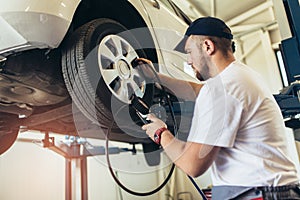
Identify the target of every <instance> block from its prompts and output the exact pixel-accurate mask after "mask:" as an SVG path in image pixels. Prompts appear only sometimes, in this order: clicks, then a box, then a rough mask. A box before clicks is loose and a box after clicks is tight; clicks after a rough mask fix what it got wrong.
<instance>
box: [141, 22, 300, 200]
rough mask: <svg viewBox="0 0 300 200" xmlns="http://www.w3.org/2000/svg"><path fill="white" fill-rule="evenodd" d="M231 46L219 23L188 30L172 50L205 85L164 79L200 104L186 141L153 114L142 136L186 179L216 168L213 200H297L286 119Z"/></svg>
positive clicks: (195, 24)
mask: <svg viewBox="0 0 300 200" xmlns="http://www.w3.org/2000/svg"><path fill="white" fill-rule="evenodd" d="M232 39H233V36H232V33H231V30H230V29H229V27H228V26H227V25H226V24H225V23H224V22H223V21H222V20H220V19H218V18H214V17H203V18H199V19H197V20H195V21H194V22H193V23H191V25H190V26H189V27H188V29H187V31H186V33H185V37H184V38H183V39H182V40H181V42H180V43H179V44H178V45H177V47H176V48H175V50H177V51H181V52H185V53H187V54H188V59H187V62H188V64H190V65H191V66H192V67H193V69H194V72H195V74H196V76H197V78H198V79H199V80H201V81H202V82H201V83H200V84H197V83H188V82H186V81H182V80H177V79H173V78H170V77H167V76H165V75H162V74H159V77H160V79H161V82H162V83H163V84H164V85H165V86H166V87H167V88H170V89H171V90H173V91H178V92H179V95H180V96H181V95H182V97H186V98H187V99H195V110H194V115H193V119H192V124H191V128H190V132H189V136H188V138H187V141H186V142H185V141H181V140H178V139H177V138H176V137H175V136H174V135H173V134H172V133H171V132H170V131H169V130H168V129H167V125H166V124H165V123H164V122H163V121H162V120H160V119H159V118H157V117H156V116H154V115H152V114H149V115H148V120H150V121H151V123H149V124H146V125H144V126H143V127H142V129H143V130H145V131H146V133H147V134H148V135H149V137H151V138H152V139H153V140H154V141H155V142H156V143H157V144H159V145H161V146H162V147H163V148H164V150H165V152H166V153H167V155H168V157H170V159H171V160H172V161H173V162H174V163H175V164H176V166H177V167H179V168H181V169H182V170H183V171H184V172H185V173H187V174H188V175H190V176H192V177H197V176H200V175H202V174H203V173H204V172H205V171H206V170H207V169H208V168H209V167H210V166H211V173H212V175H211V176H212V184H213V189H212V199H215V200H225V199H265V200H266V199H267V200H269V199H300V190H299V187H298V183H299V179H298V176H297V170H296V166H295V164H294V163H293V161H292V160H291V156H290V155H289V152H288V149H287V148H288V143H287V139H286V138H285V125H284V121H283V118H282V115H281V111H280V109H279V107H278V105H277V103H276V101H275V100H274V98H273V95H272V93H271V92H270V91H269V89H268V88H267V86H266V84H265V83H264V81H263V79H262V77H260V75H259V74H258V73H256V72H254V70H252V69H251V68H250V67H248V66H246V65H245V64H242V63H241V62H239V61H237V60H236V59H235V57H234V55H233V53H234V48H233V47H234V45H232V44H233V41H232ZM142 60H143V61H144V62H147V64H144V65H143V66H142V67H141V69H142V70H144V71H146V72H145V73H146V74H148V75H149V72H147V67H149V66H148V65H152V63H151V61H149V60H147V59H142ZM148 70H149V69H148ZM187 83H188V84H187ZM187 85H190V86H191V88H193V90H188V89H187V87H188V86H187ZM184 87H185V89H181V88H184ZM172 88H173V89H172ZM185 92H187V93H186V94H184V93H185ZM181 93H182V94H181ZM177 94H178V93H177Z"/></svg>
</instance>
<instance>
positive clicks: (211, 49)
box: [203, 39, 215, 55]
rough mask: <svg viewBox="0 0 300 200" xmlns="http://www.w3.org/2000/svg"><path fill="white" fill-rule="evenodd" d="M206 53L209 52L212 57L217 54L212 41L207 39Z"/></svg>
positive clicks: (205, 41)
mask: <svg viewBox="0 0 300 200" xmlns="http://www.w3.org/2000/svg"><path fill="white" fill-rule="evenodd" d="M203 44H204V45H203V47H204V51H206V52H207V54H208V55H212V54H213V53H214V52H215V44H214V43H213V41H211V40H210V39H206V40H204V42H203Z"/></svg>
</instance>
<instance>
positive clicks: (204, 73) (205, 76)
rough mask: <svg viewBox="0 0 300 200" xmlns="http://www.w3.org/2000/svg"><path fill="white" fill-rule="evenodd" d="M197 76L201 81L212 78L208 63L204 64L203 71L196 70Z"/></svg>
mask: <svg viewBox="0 0 300 200" xmlns="http://www.w3.org/2000/svg"><path fill="white" fill-rule="evenodd" d="M195 75H196V78H197V79H198V80H200V81H206V80H208V79H209V78H211V76H210V73H209V68H208V66H207V65H205V66H203V68H202V70H201V73H200V72H198V71H196V70H195Z"/></svg>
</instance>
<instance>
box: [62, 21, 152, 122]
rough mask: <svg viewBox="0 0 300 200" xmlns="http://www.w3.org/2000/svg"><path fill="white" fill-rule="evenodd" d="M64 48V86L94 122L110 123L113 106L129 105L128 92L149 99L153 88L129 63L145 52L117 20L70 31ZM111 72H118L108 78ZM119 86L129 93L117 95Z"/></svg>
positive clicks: (91, 23) (112, 118)
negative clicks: (147, 84)
mask: <svg viewBox="0 0 300 200" xmlns="http://www.w3.org/2000/svg"><path fill="white" fill-rule="evenodd" d="M117 43H118V44H117ZM65 49H66V50H65V51H64V52H63V56H62V71H63V76H64V80H65V83H66V87H67V89H68V91H69V93H70V95H71V97H72V100H73V101H74V103H75V104H76V106H77V107H78V108H79V109H80V111H81V112H83V114H84V115H85V116H86V117H88V118H89V119H90V120H92V121H93V122H96V123H100V124H102V125H110V124H112V122H113V121H114V117H113V115H112V108H114V110H118V108H122V106H124V105H125V106H126V105H128V104H130V95H131V93H138V94H137V95H139V96H140V97H141V98H143V99H144V100H145V101H146V102H148V103H149V102H151V100H152V94H153V88H152V87H147V86H146V82H145V81H144V80H142V76H139V73H138V72H137V70H136V69H135V68H134V66H133V63H132V61H133V60H134V59H135V57H146V55H145V53H144V51H143V50H142V49H141V48H140V46H139V43H138V42H137V41H136V40H135V37H134V36H133V35H132V34H131V33H130V32H129V31H128V30H127V29H126V27H124V26H123V25H121V24H120V23H118V22H116V21H114V20H111V19H104V18H102V19H96V20H93V21H91V22H88V23H87V24H85V25H83V26H81V27H80V28H78V29H77V30H76V31H75V32H74V33H73V34H72V36H71V37H70V38H69V39H68V41H67V43H66V48H65ZM132 50H133V51H132ZM108 54H109V56H108ZM110 72H113V73H117V74H113V73H111V74H112V77H110V75H109V73H110ZM124 80H125V81H124ZM122 81H123V82H124V83H123V82H122ZM125 83H126V84H125ZM120 87H127V93H128V95H126V94H125V93H124V95H123V96H122V95H121V94H119V93H118V92H120V90H121V89H120ZM130 90H133V91H130ZM112 102H113V106H112Z"/></svg>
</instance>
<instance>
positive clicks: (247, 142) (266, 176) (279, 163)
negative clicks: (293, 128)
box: [188, 61, 298, 186]
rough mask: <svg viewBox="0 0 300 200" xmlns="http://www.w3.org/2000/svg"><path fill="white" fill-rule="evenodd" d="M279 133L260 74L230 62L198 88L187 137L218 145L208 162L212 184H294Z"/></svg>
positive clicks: (293, 173)
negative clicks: (214, 158) (198, 91)
mask: <svg viewBox="0 0 300 200" xmlns="http://www.w3.org/2000/svg"><path fill="white" fill-rule="evenodd" d="M284 132H285V128H284V121H283V118H282V115H281V112H280V109H279V107H278V105H277V103H276V101H275V99H274V98H273V95H272V93H271V92H270V91H269V89H268V88H267V87H266V85H265V84H264V83H263V80H262V78H261V77H260V76H259V75H258V73H256V72H254V71H253V70H252V69H250V68H249V67H247V66H245V65H243V64H241V63H240V62H238V61H234V62H233V63H231V64H230V65H229V66H228V67H227V68H226V69H225V70H223V71H222V72H221V73H220V74H219V75H218V76H216V77H214V78H211V79H209V80H207V82H206V84H205V85H204V86H203V87H202V89H201V91H200V93H199V95H198V97H197V100H196V105H195V111H194V116H193V120H192V125H191V130H190V133H189V137H188V141H191V142H197V143H203V144H209V145H214V146H220V147H222V148H221V149H220V152H219V154H218V156H217V158H216V160H215V161H214V163H213V165H212V182H213V185H214V186H220V185H238V186H266V185H268V186H270V185H273V186H278V185H285V184H292V183H298V177H297V172H296V167H295V165H294V163H293V162H292V160H291V158H290V156H289V155H288V150H287V141H286V138H285V133H284ZM204 155H205V152H202V153H201V154H200V156H204Z"/></svg>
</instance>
